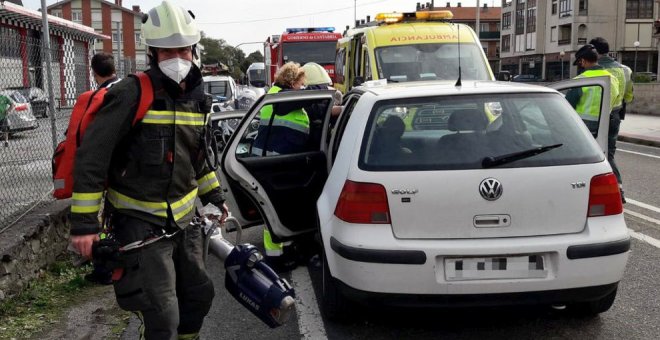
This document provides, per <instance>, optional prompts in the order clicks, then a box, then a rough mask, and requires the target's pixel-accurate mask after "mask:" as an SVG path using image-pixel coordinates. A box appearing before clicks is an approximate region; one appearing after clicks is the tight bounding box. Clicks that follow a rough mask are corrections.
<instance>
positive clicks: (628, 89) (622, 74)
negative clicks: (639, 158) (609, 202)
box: [589, 37, 633, 203]
mask: <svg viewBox="0 0 660 340" xmlns="http://www.w3.org/2000/svg"><path fill="white" fill-rule="evenodd" d="M589 43H590V44H592V45H594V47H595V48H596V52H598V65H600V66H602V67H604V68H605V69H606V70H607V71H608V72H610V73H611V74H612V75H614V76H615V77H616V79H617V80H618V81H619V97H618V98H617V102H616V104H615V106H613V107H612V113H611V114H610V128H609V131H608V134H607V160H608V161H609V162H610V165H611V166H612V170H613V171H614V175H616V179H617V181H618V182H619V191H621V200H622V201H623V203H626V198H625V196H624V194H623V184H622V183H623V181H622V179H621V172H620V171H619V167H618V166H617V165H616V162H615V161H614V153H615V152H616V140H617V138H618V137H619V127H620V126H621V121H622V120H624V119H625V118H626V105H627V104H628V103H630V102H631V101H632V100H633V81H632V70H631V69H630V67H628V66H626V65H623V64H620V63H619V62H617V61H616V60H614V59H612V58H611V57H610V56H609V55H608V53H609V52H610V44H609V43H608V42H607V40H605V38H602V37H597V38H593V39H591V41H589Z"/></svg>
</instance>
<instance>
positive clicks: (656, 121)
mask: <svg viewBox="0 0 660 340" xmlns="http://www.w3.org/2000/svg"><path fill="white" fill-rule="evenodd" d="M659 114H660V112H659ZM619 140H620V141H624V142H630V143H636V144H643V145H651V146H656V147H660V115H657V116H649V115H638V114H630V113H628V114H626V119H624V120H623V121H622V122H621V128H620V130H619Z"/></svg>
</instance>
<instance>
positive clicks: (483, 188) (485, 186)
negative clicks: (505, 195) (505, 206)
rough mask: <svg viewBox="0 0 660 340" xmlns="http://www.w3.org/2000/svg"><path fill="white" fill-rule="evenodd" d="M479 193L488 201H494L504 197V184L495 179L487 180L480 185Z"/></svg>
mask: <svg viewBox="0 0 660 340" xmlns="http://www.w3.org/2000/svg"><path fill="white" fill-rule="evenodd" d="M479 193H480V194H481V197H483V198H484V199H485V200H487V201H494V200H496V199H498V198H500V197H501V196H502V183H500V181H498V180H496V179H495V178H492V177H491V178H486V179H484V180H483V181H481V184H479Z"/></svg>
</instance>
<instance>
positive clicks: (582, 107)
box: [566, 44, 619, 132]
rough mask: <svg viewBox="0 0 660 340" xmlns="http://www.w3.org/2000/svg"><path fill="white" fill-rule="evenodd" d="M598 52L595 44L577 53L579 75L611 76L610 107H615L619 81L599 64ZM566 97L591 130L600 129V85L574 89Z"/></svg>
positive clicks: (589, 76) (580, 76) (576, 63)
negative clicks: (580, 70)
mask: <svg viewBox="0 0 660 340" xmlns="http://www.w3.org/2000/svg"><path fill="white" fill-rule="evenodd" d="M597 61H598V54H597V53H596V50H595V48H594V46H593V45H589V44H587V45H584V46H582V47H581V48H580V49H579V50H578V51H577V52H576V53H575V62H573V65H577V66H578V68H580V69H582V70H583V71H582V73H580V74H579V75H578V76H577V77H575V78H573V79H580V78H591V77H602V76H607V77H609V78H610V107H614V105H616V102H617V98H618V97H619V90H618V88H619V82H618V80H617V79H616V78H615V77H614V76H613V75H612V74H611V73H609V72H607V71H606V70H605V69H604V68H603V67H602V66H600V65H598V63H597ZM566 99H567V100H568V102H569V103H571V105H572V106H573V107H574V108H575V111H577V113H578V114H579V115H580V118H582V120H583V121H584V123H585V124H586V125H587V127H588V128H589V130H590V131H592V132H594V131H598V121H599V117H600V105H601V101H602V93H601V89H600V87H597V86H588V87H583V88H580V89H573V90H571V91H569V92H568V93H567V94H566Z"/></svg>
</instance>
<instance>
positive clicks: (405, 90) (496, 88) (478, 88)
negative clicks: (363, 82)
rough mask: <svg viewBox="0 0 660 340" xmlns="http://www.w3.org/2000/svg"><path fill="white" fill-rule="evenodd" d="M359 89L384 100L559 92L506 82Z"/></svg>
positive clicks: (420, 84)
mask: <svg viewBox="0 0 660 340" xmlns="http://www.w3.org/2000/svg"><path fill="white" fill-rule="evenodd" d="M359 89H362V90H363V91H364V92H368V93H372V94H374V95H376V96H378V97H383V98H382V99H389V98H392V99H395V98H409V97H423V96H439V95H440V96H453V95H466V94H490V93H521V92H526V93H529V92H537V93H556V92H557V91H555V90H553V89H551V88H549V87H545V86H539V85H531V84H521V83H512V82H505V81H463V82H462V86H456V82H455V81H416V82H404V83H388V84H387V85H383V86H374V87H367V86H361V87H359ZM379 99H381V98H379Z"/></svg>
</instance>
